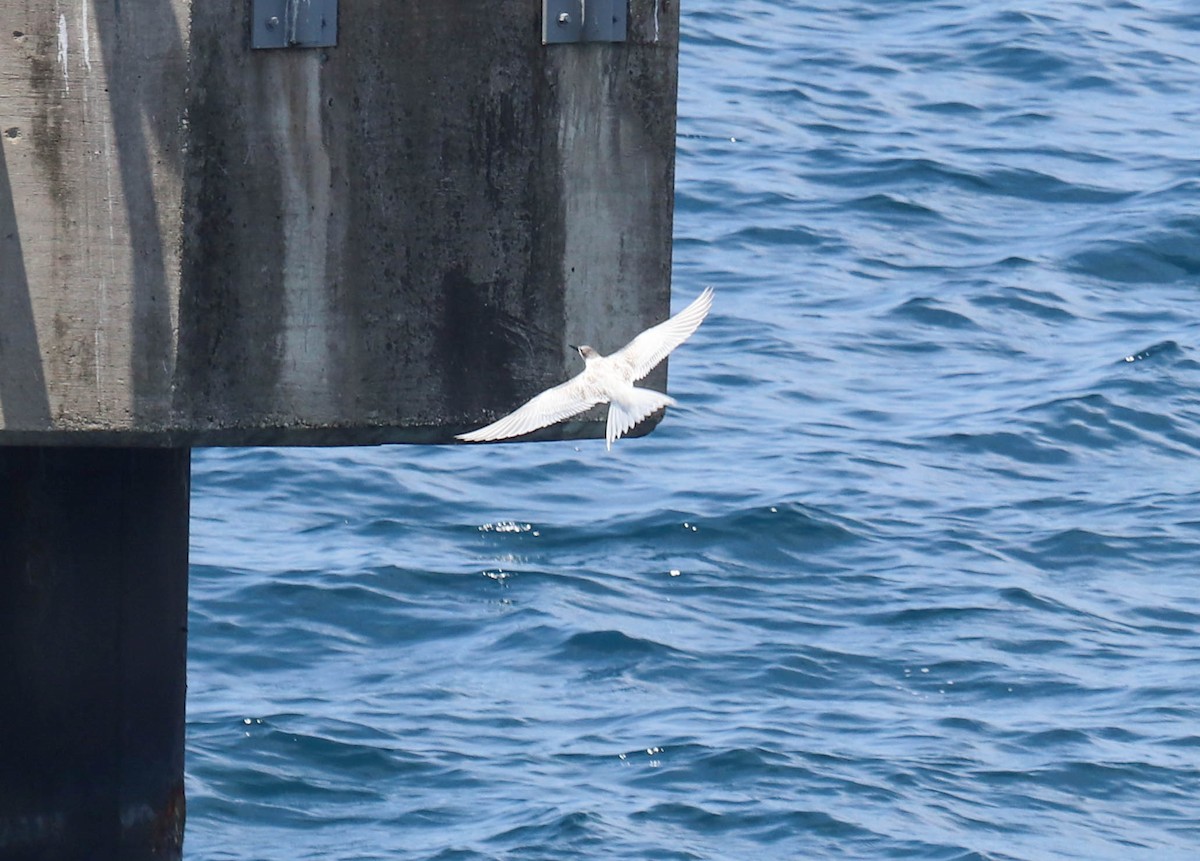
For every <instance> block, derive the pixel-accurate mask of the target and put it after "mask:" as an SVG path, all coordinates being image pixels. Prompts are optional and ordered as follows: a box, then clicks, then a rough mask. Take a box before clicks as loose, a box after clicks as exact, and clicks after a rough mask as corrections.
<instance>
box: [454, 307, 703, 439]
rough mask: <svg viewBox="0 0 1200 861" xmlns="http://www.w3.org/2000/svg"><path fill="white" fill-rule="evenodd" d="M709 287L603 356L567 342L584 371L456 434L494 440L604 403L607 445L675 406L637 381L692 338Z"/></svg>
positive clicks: (701, 315)
mask: <svg viewBox="0 0 1200 861" xmlns="http://www.w3.org/2000/svg"><path fill="white" fill-rule="evenodd" d="M712 301H713V289H712V288H711V287H705V288H704V290H703V291H702V292H701V293H700V295H699V296H697V297H696V298H695V299H694V300H693V301H692V304H690V305H688V306H687V307H686V308H684V309H683V310H682V311H680V312H679V313H678V314H676V315H675V316H674V317H671V318H670V319H668V320H664V321H663V322H662V323H659V324H658V325H656V326H651V327H650V328H649V329H647V330H646V331H644V332H642V333H641V334H640V335H638V336H637V337H635V338H634V339H633V340H632V341H630V342H629V343H628V344H626V345H625V346H624V347H622V348H621V349H619V350H617V351H616V352H615V353H613V354H611V355H608V356H604V355H601V354H600V352H599V351H597V350H595V349H593V348H592V347H589V346H587V345H586V344H584V345H581V346H578V347H576V346H574V345H568V346H570V347H571V349H573V350H576V351H578V353H579V355H580V356H582V357H583V362H584V368H583V370H582V371H581V372H580V373H579V374H577V375H576V376H574V377H572V378H571V379H569V380H567V381H566V382H565V383H559V384H558V385H557V386H553V387H551V388H549V389H546V391H544V392H542V393H541V394H539V395H534V396H533V397H532V398H530V399H529V400H528V401H526V402H525V403H524V404H522V405H521V406H519V407H517V409H515V410H513V411H512V412H511V413H509V414H508V415H506V416H504V417H503V418H501V419H497V420H496V421H494V422H492V423H491V424H490V425H487V426H486V427H481V428H479V429H478V430H473V431H470V432H469V433H462V434H457V435H456V436H455V439H460V440H463V441H464V442H492V441H494V440H501V439H508V438H510V437H516V436H524V435H525V434H527V433H532V432H533V431H535V430H538V429H539V428H544V427H548V426H549V425H552V424H554V423H555V422H560V421H564V420H565V419H569V418H571V417H572V416H576V415H579V413H581V412H583V411H584V410H587V409H590V408H591V407H594V406H595V405H596V404H603V403H607V404H608V423H607V426H606V428H605V433H604V439H605V443H606V445H605V448H606V449H608V450H609V451H611V450H612V444H613V442H615V441H616V440H617V439H619V438H620V437H621V435H622V434H624V433H625V432H626V431H628V430H630V429H631V428H632V427H633V426H634V425H636V424H637V423H638V422H640V421H641V420H642V419H644V418H646V417H647V416H649V415H651V414H652V413H654V412H657V411H658V410H661V409H665V408H666V407H669V406H676V401H675V399H674V398H671V397H670V396H668V395H665V394H663V393H662V392H656V391H654V390H653V389H646V388H642V387H640V386H635V385H634V383H635V382H637V381H638V380H640V379H642V378H643V377H645V376H646V375H647V374H649V373H650V372H651V371H652V370H654V368H655V367H657V365H658V364H659V362H661V361H662V360H663V359H665V358H666V357H667V355H668V354H669V353H670V352H671V351H672V350H674V349H675V348H676V347H678V346H679V345H680V344H682V343H683V342H684V341H686V340H687V339H688V338H689V337H691V335H692V333H693V332H695V331H696V329H697V328H699V326H700V324H701V323H702V322H704V318H705V317H706V316H708V311H709V309H710V308H711V307H712Z"/></svg>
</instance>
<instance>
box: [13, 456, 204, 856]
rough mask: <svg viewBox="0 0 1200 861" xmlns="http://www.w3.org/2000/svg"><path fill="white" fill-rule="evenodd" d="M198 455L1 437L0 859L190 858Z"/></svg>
mask: <svg viewBox="0 0 1200 861" xmlns="http://www.w3.org/2000/svg"><path fill="white" fill-rule="evenodd" d="M190 462H191V458H190V452H189V451H188V449H178V448H161V449H160V448H141V449H121V448H82V447H81V448H53V447H12V446H0V656H3V657H2V659H0V692H2V699H0V857H2V858H6V859H21V858H29V859H43V861H45V859H63V861H66V859H72V861H74V859H81V858H87V859H97V861H109V859H112V861H117V859H120V861H151V859H154V861H160V859H172V858H178V857H180V847H181V845H182V839H183V820H184V797H183V730H184V698H185V691H186V685H185V662H186V648H187V540H188V501H189V497H188V490H189V482H190V473H189V465H190Z"/></svg>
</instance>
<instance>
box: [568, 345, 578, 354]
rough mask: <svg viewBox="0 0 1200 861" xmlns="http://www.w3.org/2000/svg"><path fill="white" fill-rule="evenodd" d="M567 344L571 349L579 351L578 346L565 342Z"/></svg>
mask: <svg viewBox="0 0 1200 861" xmlns="http://www.w3.org/2000/svg"><path fill="white" fill-rule="evenodd" d="M567 346H568V347H570V348H571V349H572V350H574V351H575V352H576V353H578V352H579V348H578V347H576V346H575V345H574V344H567Z"/></svg>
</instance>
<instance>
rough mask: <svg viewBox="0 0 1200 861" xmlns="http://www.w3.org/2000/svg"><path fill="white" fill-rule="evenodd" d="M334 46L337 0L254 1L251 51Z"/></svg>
mask: <svg viewBox="0 0 1200 861" xmlns="http://www.w3.org/2000/svg"><path fill="white" fill-rule="evenodd" d="M336 44H337V0H254V2H253V9H252V10H251V13H250V47H252V48H324V47H330V46H332V45H336Z"/></svg>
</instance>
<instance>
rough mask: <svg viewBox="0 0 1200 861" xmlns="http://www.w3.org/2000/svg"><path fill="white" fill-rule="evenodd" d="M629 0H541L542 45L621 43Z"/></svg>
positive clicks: (627, 15) (623, 39) (625, 25)
mask: <svg viewBox="0 0 1200 861" xmlns="http://www.w3.org/2000/svg"><path fill="white" fill-rule="evenodd" d="M628 18H629V0H542V44H543V45H554V44H560V43H564V42H624V41H625V34H626V32H627V30H628Z"/></svg>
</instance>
